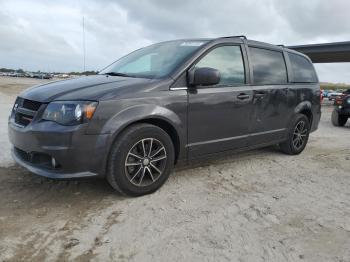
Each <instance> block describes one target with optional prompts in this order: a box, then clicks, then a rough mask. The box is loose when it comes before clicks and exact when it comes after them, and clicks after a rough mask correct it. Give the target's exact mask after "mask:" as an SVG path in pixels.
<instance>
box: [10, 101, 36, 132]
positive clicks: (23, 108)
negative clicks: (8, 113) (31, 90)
mask: <svg viewBox="0 0 350 262" xmlns="http://www.w3.org/2000/svg"><path fill="white" fill-rule="evenodd" d="M41 105H42V103H40V102H37V101H33V100H28V99H24V98H21V97H18V98H17V99H16V102H15V106H14V107H13V110H14V114H15V116H14V118H15V123H16V124H18V125H20V126H23V127H25V126H27V125H29V124H30V123H31V122H32V120H33V118H34V117H35V115H36V113H37V111H38V110H39V108H40V106H41Z"/></svg>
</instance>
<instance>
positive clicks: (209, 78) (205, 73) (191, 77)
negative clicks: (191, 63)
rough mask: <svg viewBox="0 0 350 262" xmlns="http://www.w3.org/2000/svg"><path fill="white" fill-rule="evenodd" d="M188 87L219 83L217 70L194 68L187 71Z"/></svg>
mask: <svg viewBox="0 0 350 262" xmlns="http://www.w3.org/2000/svg"><path fill="white" fill-rule="evenodd" d="M188 81H189V84H190V86H211V85H216V84H218V83H219V82H220V72H219V70H217V69H215V68H211V67H200V68H194V69H193V70H190V71H189V74H188Z"/></svg>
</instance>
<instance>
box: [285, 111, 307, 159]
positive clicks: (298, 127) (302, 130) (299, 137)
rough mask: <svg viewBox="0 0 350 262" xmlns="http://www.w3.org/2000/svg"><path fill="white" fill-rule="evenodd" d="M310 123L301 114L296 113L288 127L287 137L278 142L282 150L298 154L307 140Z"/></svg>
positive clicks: (290, 153)
mask: <svg viewBox="0 0 350 262" xmlns="http://www.w3.org/2000/svg"><path fill="white" fill-rule="evenodd" d="M309 132H310V123H309V119H308V118H307V117H306V116H305V115H303V114H297V115H296V116H295V117H294V120H293V121H292V125H291V127H290V128H289V132H288V139H287V140H286V141H285V142H283V143H281V144H280V148H281V150H282V152H284V153H286V154H288V155H296V154H300V153H301V152H302V151H303V150H304V148H305V146H306V144H307V141H308V140H309Z"/></svg>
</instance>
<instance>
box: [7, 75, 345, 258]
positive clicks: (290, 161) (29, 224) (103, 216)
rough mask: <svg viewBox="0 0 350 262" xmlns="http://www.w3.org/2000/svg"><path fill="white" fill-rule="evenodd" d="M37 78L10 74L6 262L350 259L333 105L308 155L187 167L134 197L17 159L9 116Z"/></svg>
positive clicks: (268, 152)
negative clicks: (36, 169)
mask: <svg viewBox="0 0 350 262" xmlns="http://www.w3.org/2000/svg"><path fill="white" fill-rule="evenodd" d="M11 83H15V85H14V86H15V90H12V88H11V89H10V88H6V86H8V85H9V84H11ZM30 84H33V83H30ZM25 85H27V82H26V80H23V79H20V80H18V79H10V80H9V79H6V80H5V78H0V99H1V103H0V112H1V116H0V139H1V140H0V144H1V148H2V150H1V151H2V155H1V162H0V163H1V164H0V261H21V260H31V261H42V260H50V261H52V260H53V261H55V260H56V261H57V260H60V261H65V260H73V259H75V260H77V261H88V260H94V261H116V260H117V261H339V262H340V261H350V248H349V247H350V190H349V188H350V142H349V141H350V126H349V123H348V125H347V126H346V127H344V128H335V127H333V126H332V125H331V123H330V112H331V110H332V107H330V106H325V107H324V108H323V116H322V119H321V123H320V128H319V130H318V131H316V132H315V133H313V134H312V135H311V136H310V141H309V144H308V146H307V148H306V150H305V151H304V152H303V153H302V154H301V155H298V156H287V155H283V154H281V153H279V152H278V150H277V149H276V148H266V149H261V150H255V151H251V152H246V153H241V154H237V155H232V156H231V157H227V158H222V159H219V160H215V161H214V160H213V161H210V162H209V163H207V164H206V165H204V166H196V167H191V168H186V169H181V170H180V169H177V170H175V171H174V172H173V174H172V175H171V177H170V179H169V181H168V182H167V183H166V184H165V185H164V186H163V187H162V188H161V189H160V190H159V191H158V192H156V193H154V194H152V195H149V196H144V197H140V198H133V199H132V198H122V197H120V196H118V195H117V194H115V193H114V192H113V190H112V189H111V187H110V186H109V185H108V184H107V183H106V182H104V181H96V180H94V181H91V180H90V181H79V182H76V181H71V182H65V181H61V182H58V181H52V180H48V179H44V178H40V177H37V176H35V175H31V174H29V173H28V172H27V171H25V170H23V169H21V168H19V167H17V166H13V164H12V163H13V162H12V161H11V160H10V158H9V156H8V154H9V152H8V149H9V145H8V142H7V138H6V125H7V119H6V118H7V113H6V114H4V112H6V111H8V110H9V109H10V108H11V106H12V103H13V101H14V98H15V94H16V93H17V92H18V91H19V90H20V89H21V86H25Z"/></svg>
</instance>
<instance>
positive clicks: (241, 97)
mask: <svg viewBox="0 0 350 262" xmlns="http://www.w3.org/2000/svg"><path fill="white" fill-rule="evenodd" d="M249 97H250V96H249V95H247V94H239V95H238V96H237V98H238V99H240V100H244V99H248V98H249Z"/></svg>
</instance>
